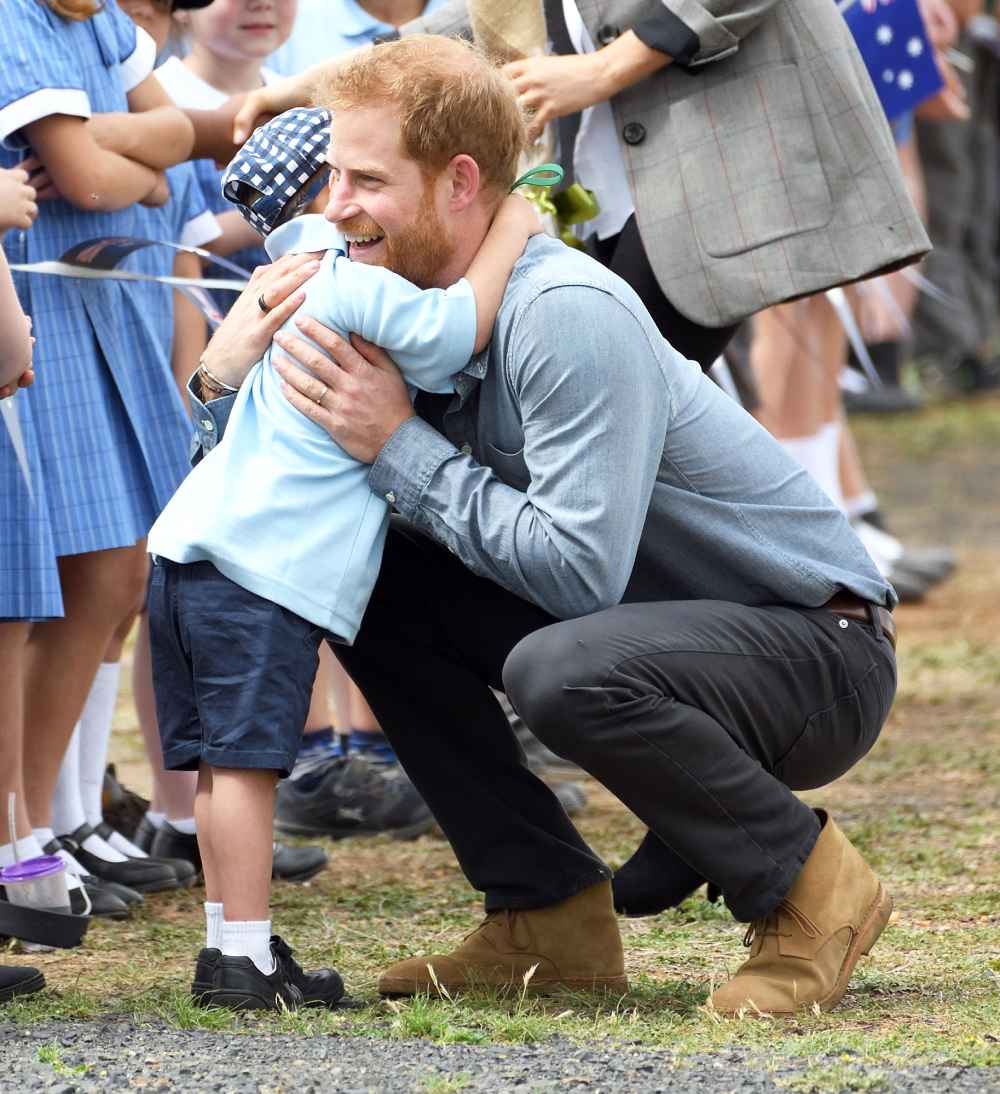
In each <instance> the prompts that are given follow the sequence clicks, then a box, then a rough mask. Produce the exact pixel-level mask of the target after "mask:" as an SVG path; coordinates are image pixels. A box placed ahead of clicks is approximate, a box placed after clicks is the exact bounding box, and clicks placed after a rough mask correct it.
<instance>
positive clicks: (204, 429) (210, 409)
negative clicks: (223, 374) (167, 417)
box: [187, 373, 236, 465]
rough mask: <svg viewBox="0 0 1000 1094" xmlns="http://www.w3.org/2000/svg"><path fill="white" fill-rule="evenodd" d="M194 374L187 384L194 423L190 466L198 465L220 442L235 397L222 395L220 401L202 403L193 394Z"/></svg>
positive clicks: (212, 400) (211, 400) (213, 400)
mask: <svg viewBox="0 0 1000 1094" xmlns="http://www.w3.org/2000/svg"><path fill="white" fill-rule="evenodd" d="M197 375H198V374H197V373H195V375H194V376H192V377H191V379H190V380H188V382H187V395H188V402H189V403H190V404H191V416H192V418H193V421H194V430H195V431H194V435H193V436H192V437H191V451H190V458H191V464H192V465H194V464H196V463H200V462H201V461H202V460H203V459H204V458H205V456H207V455H208V453H209V452H211V451H212V449H213V448H215V446H216V445H217V444H218V443H219V441H220V440H222V434H223V433H225V431H226V426H227V425H228V424H229V416H230V414H232V412H233V405H234V404H235V402H236V396H235V395H223V396H222V397H221V398H220V399H210V400H209V401H208V402H207V403H203V402H202V401H201V399H199V398H198V396H197V395H196V394H195V377H196V376H197Z"/></svg>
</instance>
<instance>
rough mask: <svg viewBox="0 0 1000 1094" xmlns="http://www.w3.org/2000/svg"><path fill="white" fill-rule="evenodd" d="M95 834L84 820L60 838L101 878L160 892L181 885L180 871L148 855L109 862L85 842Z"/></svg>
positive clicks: (66, 847)
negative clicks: (92, 850)
mask: <svg viewBox="0 0 1000 1094" xmlns="http://www.w3.org/2000/svg"><path fill="white" fill-rule="evenodd" d="M93 835H96V832H95V830H94V829H93V828H92V827H91V826H90V825H89V824H81V825H80V827H79V828H77V829H76V831H75V832H70V833H69V835H66V836H59V837H58V838H59V842H60V843H61V844H62V845H63V846H64V847H65V849H66V850H67V851H69V853H70V854H71V855H72V856H73V858H75V859H76V861H77V862H79V864H80V865H81V866H82V867H83V868H84V869H85V870H86V871H87V873H88V874H93V876H94V877H96V878H98V879H99V880H101V881H108V882H113V883H114V884H116V885H124V886H126V887H127V888H129V889H132V890H134V891H135V892H137V893H159V892H162V891H163V890H165V889H176V888H177V886H178V880H177V874H176V873H174V871H173V870H172V869H171V868H170V867H169V866H167V865H166V864H165V863H162V862H157V861H155V860H151V859H144V858H143V859H132V858H126V859H125V860H124V861H123V862H108V860H107V859H103V858H101V856H100V855H95V854H93V853H92V852H90V851H88V850H87V849H86V847H84V846H83V843H84V841H85V840H87V839H89V838H90V837H91V836H93Z"/></svg>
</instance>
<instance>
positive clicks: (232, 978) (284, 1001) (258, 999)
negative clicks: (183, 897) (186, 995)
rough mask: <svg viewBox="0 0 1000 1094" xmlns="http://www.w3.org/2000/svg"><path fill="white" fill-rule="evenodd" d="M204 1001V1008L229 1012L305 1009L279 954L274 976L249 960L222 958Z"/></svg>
mask: <svg viewBox="0 0 1000 1094" xmlns="http://www.w3.org/2000/svg"><path fill="white" fill-rule="evenodd" d="M203 952H204V951H203ZM271 952H272V953H273V952H274V948H273V947H272V949H271ZM199 957H200V955H199ZM201 998H202V1003H201V1005H202V1006H208V1007H225V1008H226V1009H227V1010H298V1008H299V1007H301V1006H302V992H300V991H299V989H298V988H297V987H296V986H295V985H294V984H293V983H292V982H291V980H290V979H289V976H288V970H287V969H286V967H285V963H284V962H283V961H282V960H281V958H280V957H279V956H278V955H277V954H275V958H274V972H272V973H270V974H269V975H265V974H264V973H262V972H261V971H260V969H258V968H257V966H256V965H255V964H254V963H253V961H252V959H251V958H249V957H225V956H220V957H219V959H218V961H217V962H216V963H215V971H214V973H213V974H212V988H211V991H208V992H205V993H204V994H203V995H202V997H201Z"/></svg>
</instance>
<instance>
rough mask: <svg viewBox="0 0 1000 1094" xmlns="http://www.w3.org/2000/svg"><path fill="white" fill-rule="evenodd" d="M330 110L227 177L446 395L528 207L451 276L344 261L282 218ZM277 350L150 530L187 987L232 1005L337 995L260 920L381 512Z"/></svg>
mask: <svg viewBox="0 0 1000 1094" xmlns="http://www.w3.org/2000/svg"><path fill="white" fill-rule="evenodd" d="M329 123H330V118H329V115H328V114H327V112H326V111H324V110H319V109H297V110H291V111H288V112H286V113H285V114H282V115H280V116H279V117H277V118H275V119H274V120H272V121H271V122H269V123H268V124H267V125H265V126H263V127H261V128H260V129H258V130H257V131H256V132H255V133H254V135H253V136H252V137H251V138H250V140H249V141H248V142H247V144H246V145H245V146H244V148H243V150H242V151H241V153H240V155H239V156H237V158H236V160H234V162H233V164H231V165H230V168H229V170H228V172H227V174H226V177H225V192H226V194H227V196H228V197H229V198H230V200H233V201H234V203H236V204H237V205H238V207H239V208H240V210H241V212H243V214H244V215H245V216H246V218H247V219H248V220H249V221H250V223H251V224H253V225H254V226H255V227H257V228H258V230H259V231H261V232H262V233H264V234H265V235H266V236H267V250H268V254H269V255H270V256H271V258H272V260H274V259H277V258H278V257H279V256H280V255H283V254H289V253H302V252H324V253H323V255H322V264H321V267H320V269H319V272H318V273H317V274H316V275H315V276H314V277H313V278H312V280H311V281H310V282H309V283H308V285H307V287H306V301H305V303H304V304H303V305H302V308H303V309H304V310H305V312H306V313H308V314H309V315H312V316H314V317H315V318H317V319H319V320H320V321H322V322H324V323H326V324H328V325H330V326H333V327H334V328H335V329H338V330H339V331H340V332H341V333H343V334H344V335H345V337H346V336H347V334H348V333H350V332H357V333H358V334H360V335H361V336H362V337H364V338H367V339H369V340H371V341H373V342H377V343H378V344H379V345H381V346H384V347H385V348H386V349H387V350H388V351H389V352H390V353H391V354H392V355H393V357H394V358H395V360H396V361H397V362H398V363H399V365H400V368H401V369H402V370H403V372H404V374H405V375H406V377H407V379H408V380H409V381H410V382H411V384H414V385H416V386H418V387H420V388H423V389H424V390H427V391H433V392H439V393H441V392H450V391H452V390H453V384H452V381H451V377H452V376H453V375H454V374H455V373H456V372H458V371H460V370H461V369H462V368H463V367H464V366H465V365H466V363H467V362H468V360H469V358H470V357H471V356H472V354H473V353H474V352H478V351H479V350H481V349H482V348H483V347H484V346H485V345H486V344H487V343H488V341H489V338H490V335H491V332H492V327H493V322H494V319H495V317H496V311H497V308H498V307H499V305H500V301H501V299H502V297H503V293H504V290H505V288H506V283H507V279H508V277H509V276H510V272H511V270H512V268H513V266H514V263H515V262H516V260H517V258H518V256H519V255H520V254H521V251H522V250H523V249H524V246H525V244H526V242H527V240H528V238H529V237H530V236H531V235H534V234H536V233H537V232H538V231H540V230H541V225H540V223H539V221H538V218H537V216H536V215H535V213H534V212H533V210H532V209H531V207H530V206H529V205H528V203H527V202H525V201H523V200H522V199H520V198H512V197H508V198H507V199H506V200H505V202H504V203H503V205H502V206H501V208H500V211H499V212H498V214H497V217H496V219H495V221H494V225H493V228H492V230H491V231H490V233H489V235H488V236H487V238H486V240H485V242H484V243H483V246H482V248H481V249H480V251H479V254H478V255H477V256H476V258H475V260H474V261H473V263H472V265H471V267H470V268H469V271H468V274H467V276H466V277H465V278H463V279H462V280H461V281H459V282H458V283H457V284H455V285H453V286H451V287H450V288H449V289H446V290H439V289H428V290H420V289H418V288H417V287H416V286H414V285H412V284H411V283H410V282H408V281H405V280H404V279H403V278H401V277H399V276H397V275H396V274H394V273H392V272H391V271H389V270H386V269H382V268H379V267H374V266H368V265H364V264H361V263H352V262H350V261H349V260H348V258H347V257H346V249H347V248H346V245H345V242H344V240H343V237H342V236H341V235H340V233H339V232H338V231H337V230H336V229H335V228H334V227H333V225H332V224H330V223H328V222H327V221H326V220H325V219H324V218H323V217H322V216H317V215H308V214H307V215H305V216H301V217H298V218H297V219H294V217H295V213H296V212H298V211H299V209H300V208H301V207H302V206H303V204H304V201H305V199H308V197H309V196H310V194H312V193H313V192H314V190H315V188H316V185H317V180H318V178H319V177H320V175H321V173H322V171H323V169H324V166H323V165H324V157H325V149H326V144H327V141H328V129H329ZM292 324H293V320H289V323H288V328H289V329H290V330H291V329H293V327H292ZM271 352H272V351H271V350H268V352H267V353H266V354H265V355H264V357H263V359H262V360H261V361H260V362H258V364H257V365H256V366H255V368H254V369H253V370H252V371H251V373H250V375H249V376H248V377H247V379H246V381H245V383H244V384H243V387H242V388H241V389H240V394H239V397H238V398H237V400H236V402H235V405H234V408H233V412H232V415H231V417H230V420H229V424H228V426H227V428H226V434H225V437H224V439H223V440H222V441H221V442H220V443H219V444H218V445H217V446H216V448H214V449H213V450H212V452H210V453H209V454H208V456H207V457H206V458H205V459H204V460H203V461H202V462H201V463H200V464H198V465H197V466H196V467H195V468H194V470H193V471H192V473H191V474H190V475H189V476H188V478H187V479H186V480H185V481H184V483H183V484H182V485H181V487H180V489H179V490H178V491H177V493H176V495H175V496H174V498H173V499H172V500H171V502H170V503H169V504H168V506H167V508H166V509H165V510H164V512H163V514H162V516H161V517H160V519H159V520H158V521H157V522H156V524H155V525H154V527H153V529H152V531H151V532H150V534H149V550H150V553H151V554H152V555H153V556H154V559H155V561H156V566H155V567H154V573H153V581H152V588H151V593H150V609H149V611H150V627H151V634H152V644H153V667H154V673H155V679H156V693H157V709H158V715H159V723H160V734H161V737H162V740H163V756H164V763H165V765H166V767H168V768H172V769H195V768H196V769H197V770H198V773H199V774H198V795H197V799H196V803H195V814H196V818H197V827H198V843H199V848H200V850H201V856H202V863H203V866H204V871H205V886H206V904H205V909H206V919H207V923H208V939H207V945H206V948H205V949H203V950H202V951H201V954H200V955H199V958H198V963H197V966H196V971H195V983H194V984H193V986H192V991H193V993H194V995H195V997H196V999H198V1000H200V1001H204V1002H206V1003H211V1004H214V1005H218V1006H225V1007H232V1008H258V1009H274V1008H276V1007H278V1006H282V1005H283V1006H287V1007H295V1006H298V1005H301V1004H302V1003H303V1002H309V1003H316V1004H321V1005H333V1004H335V1003H336V1001H337V1000H338V999H339V998H340V996H341V995H342V993H343V985H342V983H341V980H340V977H339V976H338V975H337V973H336V972H334V971H332V970H322V971H321V972H319V973H313V974H305V973H303V972H302V971H301V969H299V968H298V966H297V965H295V963H294V962H293V961H292V959H291V956H290V951H289V950H288V947H287V946H286V945H285V943H284V942H282V941H281V940H280V939H279V938H277V936H273V937H272V936H271V924H270V920H269V918H268V915H269V912H268V908H269V895H270V893H269V890H270V878H271V820H272V812H273V803H274V790H275V785H276V782H277V780H278V778H279V777H281V776H282V775H286V774H287V773H288V772H289V771H290V769H291V768H292V766H293V764H294V761H295V755H296V752H297V750H298V746H299V740H300V737H301V733H302V726H303V723H304V720H305V716H306V711H307V708H308V705H309V694H310V688H311V684H312V680H313V677H314V676H315V672H316V663H317V658H318V650H319V644H320V642H321V641H322V640H323V639H324V638H326V639H327V640H329V641H334V642H346V643H351V642H352V641H353V640H354V637H355V635H356V633H357V630H358V627H359V625H360V621H361V617H362V615H363V614H364V610H365V607H366V605H367V602H368V598H369V596H370V593H371V589H372V586H373V584H374V580H375V577H376V575H377V572H378V566H379V562H380V559H381V552H382V547H383V543H384V538H385V528H386V524H387V521H388V506H387V504H386V503H385V501H384V500H383V499H381V498H380V497H376V496H375V495H374V494H373V493H372V492H371V490H370V489H369V487H368V482H367V478H368V469H367V468H366V467H364V466H363V465H362V464H360V463H358V462H357V461H356V460H354V459H353V458H351V457H350V456H348V455H347V454H346V453H345V452H344V451H343V450H342V449H341V448H340V447H339V446H338V445H336V444H335V443H334V442H333V441H332V440H331V439H330V437H329V436H328V435H327V434H326V433H325V432H324V431H323V430H322V429H320V427H319V426H317V425H316V424H315V423H313V422H311V421H309V420H308V419H307V418H305V417H304V416H302V415H301V414H299V413H298V412H297V411H296V410H295V409H294V408H293V407H292V406H291V405H290V404H289V403H288V402H287V400H286V399H285V398H284V396H283V395H282V393H281V387H280V379H279V378H278V377H277V375H276V374H275V373H274V371H273V370H272V368H271V366H270V357H271ZM208 379H209V380H211V379H212V378H211V377H209V378H208Z"/></svg>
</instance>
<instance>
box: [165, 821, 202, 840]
mask: <svg viewBox="0 0 1000 1094" xmlns="http://www.w3.org/2000/svg"><path fill="white" fill-rule="evenodd" d="M167 824H169V825H170V827H171V828H173V829H174V831H175V832H180V833H181V834H182V835H184V836H194V835H197V833H198V826H197V824H195V820H194V817H184V819H183V820H168V821H167Z"/></svg>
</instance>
